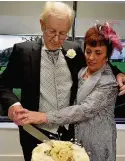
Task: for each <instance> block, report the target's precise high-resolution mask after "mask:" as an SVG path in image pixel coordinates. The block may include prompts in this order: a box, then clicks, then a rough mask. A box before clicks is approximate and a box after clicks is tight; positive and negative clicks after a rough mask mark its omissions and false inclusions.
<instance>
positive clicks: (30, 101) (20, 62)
mask: <svg viewBox="0 0 125 161" xmlns="http://www.w3.org/2000/svg"><path fill="white" fill-rule="evenodd" d="M73 20H74V13H73V10H72V9H71V8H70V7H69V6H68V5H66V4H65V3H62V2H47V3H46V4H45V7H44V9H43V12H42V14H41V18H40V24H41V29H42V31H43V38H42V39H40V40H39V41H38V42H24V43H20V44H15V45H14V48H13V51H12V54H11V56H10V59H9V63H8V65H7V68H6V70H5V71H4V72H3V74H2V75H1V76H0V101H1V103H2V105H3V107H5V108H7V109H8V115H9V117H10V118H11V119H12V120H13V121H14V122H15V123H16V124H17V125H23V124H27V123H32V124H34V126H35V127H36V128H37V129H39V130H40V131H41V132H43V133H44V134H45V135H47V136H48V137H50V138H58V137H60V139H62V140H70V139H71V138H72V137H73V131H72V126H70V128H69V130H67V129H68V125H65V126H58V125H54V124H41V118H42V119H43V118H44V119H47V118H46V115H45V113H46V112H47V111H50V110H55V109H61V108H65V107H67V106H68V105H72V104H73V102H74V99H75V97H76V92H77V82H78V80H77V74H78V72H79V70H80V69H81V67H82V66H85V59H84V55H83V53H82V50H81V48H80V47H79V46H78V45H77V44H76V43H74V42H71V41H70V42H69V41H66V38H67V33H68V32H69V30H70V28H71V26H72V23H73ZM114 70H115V71H116V73H119V71H117V69H114ZM121 78H122V74H121V76H120V79H121ZM121 82H122V81H121ZM12 88H21V102H20V101H19V100H18V98H17V97H16V96H15V95H14V94H13V93H12V91H11V90H12ZM27 112H28V113H30V117H29V118H25V117H24V116H25V115H24V114H25V113H27ZM43 112H44V113H43ZM19 132H20V143H21V146H22V149H23V153H24V158H25V161H30V160H31V152H32V149H33V148H34V147H35V146H36V145H37V144H38V143H40V142H39V141H38V140H37V139H35V138H33V137H32V136H31V135H30V134H28V133H27V132H26V131H24V130H23V128H22V126H19Z"/></svg>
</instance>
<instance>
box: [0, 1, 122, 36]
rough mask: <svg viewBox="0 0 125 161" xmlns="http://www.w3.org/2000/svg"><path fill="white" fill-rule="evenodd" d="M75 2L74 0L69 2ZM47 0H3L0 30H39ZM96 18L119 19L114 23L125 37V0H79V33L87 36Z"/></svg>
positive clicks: (4, 32)
mask: <svg viewBox="0 0 125 161" xmlns="http://www.w3.org/2000/svg"><path fill="white" fill-rule="evenodd" d="M66 3H68V4H69V5H71V6H72V1H68V2H66ZM43 5H44V1H42V2H41V1H36V2H35V1H32V2H28V1H17V2H14V1H12V2H11V1H8V2H4V1H0V34H39V33H41V30H40V25H39V15H40V13H41V10H42V7H43ZM95 20H100V21H101V20H104V21H105V20H116V21H119V22H120V25H114V28H115V29H116V31H117V32H119V33H120V36H121V38H125V31H124V30H125V2H99V1H98V2H94V1H93V2H84V1H78V12H77V20H76V36H83V35H84V34H85V31H86V30H87V29H88V27H90V26H91V25H93V24H94V23H95Z"/></svg>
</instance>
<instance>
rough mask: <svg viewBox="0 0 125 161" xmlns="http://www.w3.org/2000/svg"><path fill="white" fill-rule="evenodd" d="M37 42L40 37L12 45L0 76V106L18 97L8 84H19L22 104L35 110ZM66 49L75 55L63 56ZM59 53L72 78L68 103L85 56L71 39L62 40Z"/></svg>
mask: <svg viewBox="0 0 125 161" xmlns="http://www.w3.org/2000/svg"><path fill="white" fill-rule="evenodd" d="M41 46H42V41H41V39H40V40H39V41H38V42H36V41H31V42H24V43H19V44H15V45H14V48H13V51H12V54H11V56H10V58H9V63H8V65H7V68H6V70H5V71H4V72H3V74H2V75H1V76H0V103H1V104H2V105H3V107H4V108H7V109H8V108H9V107H10V106H11V105H12V104H14V103H15V102H18V101H19V100H18V98H17V97H16V96H15V95H14V94H13V93H12V91H11V90H12V88H21V104H22V106H23V107H24V108H27V109H29V110H32V111H38V108H39V95H40V59H41ZM68 49H74V50H75V51H76V56H75V57H74V58H73V59H71V58H68V57H67V56H65V55H66V53H67V51H68ZM62 53H63V54H64V56H65V59H66V62H67V64H68V67H69V70H70V72H71V75H72V80H73V85H72V88H71V97H70V105H72V104H73V101H74V99H75V97H76V92H77V83H78V79H77V74H78V72H79V70H80V69H81V67H82V66H85V59H84V55H83V53H82V50H81V48H80V47H79V46H78V44H76V43H75V42H71V41H65V43H64V45H63V46H62Z"/></svg>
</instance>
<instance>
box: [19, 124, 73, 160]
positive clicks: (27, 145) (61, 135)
mask: <svg viewBox="0 0 125 161" xmlns="http://www.w3.org/2000/svg"><path fill="white" fill-rule="evenodd" d="M37 129H38V128H37ZM38 130H39V131H41V132H42V133H43V134H45V135H46V136H48V137H49V138H50V139H56V140H63V141H69V140H71V139H72V138H74V128H73V127H70V129H69V130H67V129H65V127H64V126H60V127H59V129H58V134H53V133H50V132H48V131H46V130H43V129H38ZM19 132H20V143H21V146H22V150H23V155H24V159H25V161H31V156H32V150H33V149H34V148H35V147H36V146H37V144H40V143H41V141H39V140H38V139H36V138H34V137H33V136H32V135H30V134H29V133H28V132H26V131H25V130H23V128H22V127H19Z"/></svg>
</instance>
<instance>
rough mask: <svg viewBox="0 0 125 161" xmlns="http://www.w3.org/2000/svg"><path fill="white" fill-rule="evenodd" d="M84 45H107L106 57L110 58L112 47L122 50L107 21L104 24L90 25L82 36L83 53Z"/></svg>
mask: <svg viewBox="0 0 125 161" xmlns="http://www.w3.org/2000/svg"><path fill="white" fill-rule="evenodd" d="M86 45H90V46H92V47H96V46H106V47H107V57H108V58H110V56H111V55H112V52H113V49H114V48H116V49H117V50H119V51H121V50H122V45H121V42H120V40H119V38H118V36H117V35H116V32H115V31H114V30H113V29H112V28H111V26H110V25H109V24H108V23H105V24H104V25H100V24H96V25H95V26H93V27H91V28H90V29H89V30H88V31H87V32H86V34H85V38H84V53H85V49H86Z"/></svg>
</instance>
